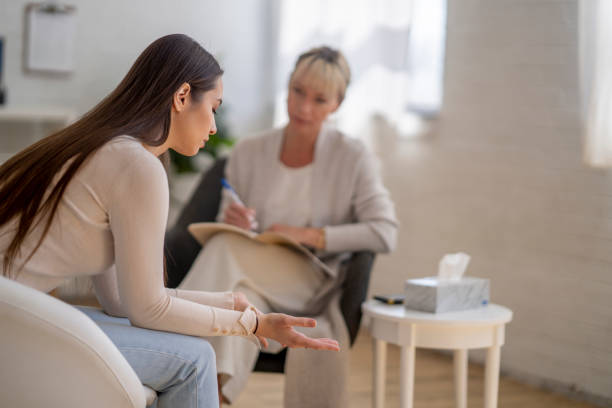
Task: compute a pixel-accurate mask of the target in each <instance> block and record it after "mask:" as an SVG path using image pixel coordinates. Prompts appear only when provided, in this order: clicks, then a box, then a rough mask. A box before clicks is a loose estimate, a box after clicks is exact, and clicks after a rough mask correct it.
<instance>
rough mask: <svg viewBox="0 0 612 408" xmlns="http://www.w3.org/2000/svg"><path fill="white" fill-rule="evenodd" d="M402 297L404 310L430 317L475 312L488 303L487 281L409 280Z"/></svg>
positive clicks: (432, 278) (473, 279)
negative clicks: (414, 311)
mask: <svg viewBox="0 0 612 408" xmlns="http://www.w3.org/2000/svg"><path fill="white" fill-rule="evenodd" d="M404 293H405V294H406V299H405V300H404V305H405V306H406V308H407V309H413V310H420V311H423V312H430V313H443V312H453V311H458V310H468V309H476V308H479V307H483V306H485V305H487V304H488V303H489V279H482V278H472V277H462V278H461V279H458V280H446V279H438V278H437V277H430V278H421V279H408V280H407V281H406V282H405V284H404Z"/></svg>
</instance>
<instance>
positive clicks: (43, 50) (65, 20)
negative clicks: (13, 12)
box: [24, 3, 77, 73]
mask: <svg viewBox="0 0 612 408" xmlns="http://www.w3.org/2000/svg"><path fill="white" fill-rule="evenodd" d="M25 23H26V36H25V42H26V44H25V53H24V69H25V70H26V71H27V72H52V73H70V72H73V71H74V69H75V39H76V24H77V20H76V8H75V7H74V6H68V5H59V4H56V3H29V4H28V5H26V9H25Z"/></svg>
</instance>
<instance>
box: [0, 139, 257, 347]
mask: <svg viewBox="0 0 612 408" xmlns="http://www.w3.org/2000/svg"><path fill="white" fill-rule="evenodd" d="M168 204H169V193H168V182H167V177H166V173H165V171H164V168H163V166H162V164H161V162H160V161H159V160H158V159H157V157H155V156H154V155H153V154H152V153H150V152H149V151H148V150H146V149H145V148H144V147H143V146H142V144H141V143H140V142H139V141H138V140H136V139H134V138H132V137H129V136H122V137H119V138H116V139H114V140H113V141H111V142H109V143H107V144H106V145H104V146H103V147H101V148H100V149H99V150H98V151H97V152H96V153H94V154H93V155H92V156H91V157H90V158H88V160H87V161H86V162H85V163H84V164H83V166H82V167H81V168H80V169H79V171H78V172H77V174H76V175H75V177H74V178H73V179H72V181H71V182H70V184H69V185H68V188H67V189H66V192H65V193H64V196H63V198H62V200H61V203H60V205H59V207H58V210H57V214H56V216H55V218H54V219H53V222H52V225H51V228H50V230H49V233H48V234H47V236H46V237H45V239H44V241H43V243H42V245H41V246H40V248H39V249H38V251H37V252H36V253H35V254H34V256H33V257H32V258H31V259H30V261H28V262H27V263H26V264H25V265H24V266H23V269H21V270H20V271H19V272H18V273H17V276H16V277H15V279H16V280H17V281H18V282H20V283H23V284H25V285H27V286H30V287H33V288H35V289H38V290H41V291H43V292H49V291H51V290H52V289H54V288H55V287H57V286H58V285H60V284H61V283H62V282H63V280H64V279H66V278H69V277H74V276H83V275H90V276H93V277H94V279H93V280H94V288H95V290H96V295H97V296H98V299H99V300H100V303H101V304H102V306H103V307H104V309H105V310H106V312H107V313H109V314H112V315H116V316H126V317H128V318H129V319H130V321H131V322H132V324H134V325H136V326H139V327H144V328H148V329H154V330H163V331H168V332H175V333H182V334H188V335H194V336H217V335H226V334H228V335H240V336H249V337H251V339H252V338H253V336H252V334H250V333H251V332H252V330H253V328H254V326H255V320H256V318H255V314H254V312H253V310H251V309H247V310H246V311H245V312H237V311H234V310H232V309H233V306H234V303H233V297H232V294H231V293H230V292H224V293H210V292H201V291H185V290H176V289H166V288H164V284H163V249H164V232H165V229H166V222H167V217H168ZM41 224H42V223H41ZM14 228H15V224H11V225H5V226H3V227H2V228H0V254H4V252H5V250H6V248H7V247H8V245H9V243H10V240H11V239H12V237H13V235H14ZM41 231H42V225H39V227H38V228H36V229H35V230H34V231H33V232H32V234H30V235H29V236H28V237H27V238H26V240H25V242H24V244H23V246H22V250H21V254H20V257H19V258H18V259H17V261H16V263H15V265H16V267H19V266H21V265H22V263H23V261H24V260H25V259H26V257H27V256H28V255H29V254H30V252H31V250H32V249H33V248H34V247H35V245H36V243H37V242H38V238H39V237H40V234H41Z"/></svg>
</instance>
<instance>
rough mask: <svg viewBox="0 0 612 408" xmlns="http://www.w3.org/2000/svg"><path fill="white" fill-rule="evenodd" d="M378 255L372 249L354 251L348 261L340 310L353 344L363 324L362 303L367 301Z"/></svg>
mask: <svg viewBox="0 0 612 408" xmlns="http://www.w3.org/2000/svg"><path fill="white" fill-rule="evenodd" d="M375 257H376V255H375V254H374V252H371V251H359V252H355V253H353V256H352V257H351V258H350V260H349V261H348V262H349V263H348V267H347V271H346V277H345V279H344V283H343V288H342V297H341V298H340V310H341V311H342V316H344V321H345V323H346V327H347V329H348V332H349V337H350V340H351V346H352V345H353V343H354V342H355V338H356V337H357V333H358V331H359V325H360V324H361V304H362V303H363V302H364V301H365V299H366V296H367V293H368V286H369V284H370V274H371V271H372V266H373V264H374V258H375Z"/></svg>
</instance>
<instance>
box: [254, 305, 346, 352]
mask: <svg viewBox="0 0 612 408" xmlns="http://www.w3.org/2000/svg"><path fill="white" fill-rule="evenodd" d="M258 319H259V323H258V326H257V330H256V331H255V335H256V336H258V337H268V338H271V339H274V340H276V341H278V342H279V343H281V344H282V345H283V346H287V347H291V348H309V349H314V350H331V351H340V346H339V345H338V342H337V341H336V340H332V339H326V338H323V339H313V338H310V337H308V336H306V335H305V334H302V333H300V332H298V331H296V330H295V329H294V328H293V327H294V326H299V327H315V326H316V325H317V322H316V320H315V319H310V318H307V317H293V316H289V315H286V314H283V313H268V314H260V315H258Z"/></svg>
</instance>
